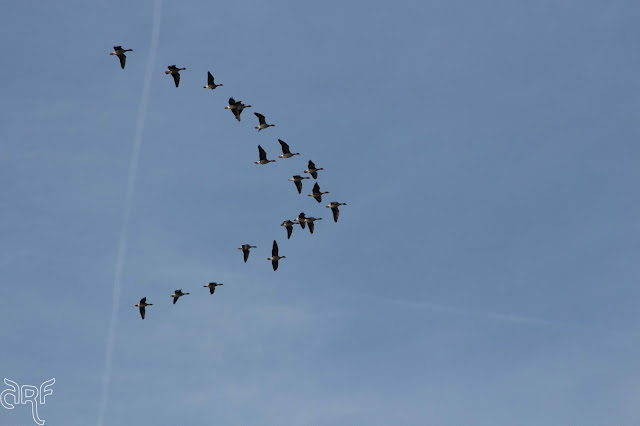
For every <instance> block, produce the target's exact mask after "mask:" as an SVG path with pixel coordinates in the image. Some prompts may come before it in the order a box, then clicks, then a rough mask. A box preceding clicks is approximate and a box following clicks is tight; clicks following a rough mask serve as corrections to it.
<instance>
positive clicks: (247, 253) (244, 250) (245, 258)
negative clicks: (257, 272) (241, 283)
mask: <svg viewBox="0 0 640 426" xmlns="http://www.w3.org/2000/svg"><path fill="white" fill-rule="evenodd" d="M242 254H244V261H245V263H246V262H247V259H249V249H248V248H247V249H245V248H243V249H242Z"/></svg>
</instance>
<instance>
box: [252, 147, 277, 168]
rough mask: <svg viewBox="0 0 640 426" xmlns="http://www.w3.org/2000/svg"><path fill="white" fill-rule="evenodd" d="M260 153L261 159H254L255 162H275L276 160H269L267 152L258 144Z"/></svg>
mask: <svg viewBox="0 0 640 426" xmlns="http://www.w3.org/2000/svg"><path fill="white" fill-rule="evenodd" d="M258 155H260V160H259V161H254V163H255V164H269V163H275V162H276V160H267V153H266V152H265V151H264V149H262V147H261V146H260V145H258Z"/></svg>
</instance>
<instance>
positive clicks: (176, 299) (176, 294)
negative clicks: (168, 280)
mask: <svg viewBox="0 0 640 426" xmlns="http://www.w3.org/2000/svg"><path fill="white" fill-rule="evenodd" d="M187 294H189V293H183V292H182V289H180V290H176V291H175V292H174V293H173V294H172V295H171V297H173V304H174V305H175V304H176V302H177V301H178V299H179V298H180V296H186V295H187Z"/></svg>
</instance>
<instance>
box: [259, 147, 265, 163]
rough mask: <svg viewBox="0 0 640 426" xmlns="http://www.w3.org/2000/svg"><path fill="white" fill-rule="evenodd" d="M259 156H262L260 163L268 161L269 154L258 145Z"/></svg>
mask: <svg viewBox="0 0 640 426" xmlns="http://www.w3.org/2000/svg"><path fill="white" fill-rule="evenodd" d="M258 154H259V155H260V161H266V160H267V153H266V152H265V151H264V149H262V147H261V146H260V145H258Z"/></svg>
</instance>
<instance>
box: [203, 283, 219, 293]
mask: <svg viewBox="0 0 640 426" xmlns="http://www.w3.org/2000/svg"><path fill="white" fill-rule="evenodd" d="M219 285H224V284H222V283H220V284H218V283H216V282H213V283H209V284H207V285H204V286H203V287H209V293H210V294H213V293H214V292H215V291H216V287H217V286H219Z"/></svg>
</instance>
